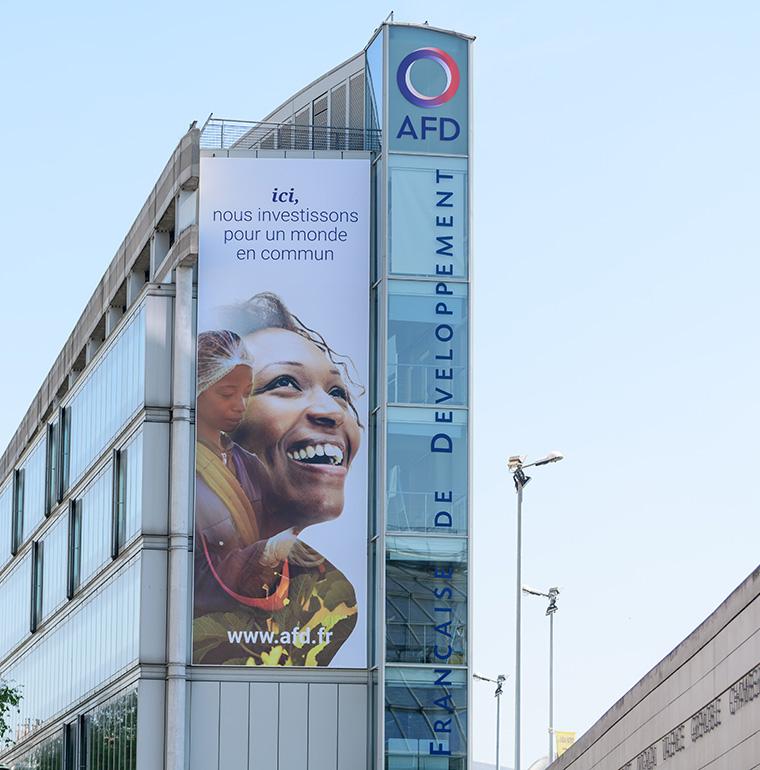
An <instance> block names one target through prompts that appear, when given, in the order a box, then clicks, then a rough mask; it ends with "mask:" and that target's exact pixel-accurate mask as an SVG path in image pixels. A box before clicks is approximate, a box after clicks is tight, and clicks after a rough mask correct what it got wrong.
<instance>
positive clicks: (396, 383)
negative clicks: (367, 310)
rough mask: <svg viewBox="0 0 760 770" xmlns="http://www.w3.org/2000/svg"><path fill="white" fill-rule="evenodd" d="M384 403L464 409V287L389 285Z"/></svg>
mask: <svg viewBox="0 0 760 770" xmlns="http://www.w3.org/2000/svg"><path fill="white" fill-rule="evenodd" d="M387 351H388V352H387V366H388V372H387V376H388V401H389V402H391V403H393V402H395V403H399V404H436V405H440V406H441V407H445V406H447V405H466V404H467V285H466V284H462V283H450V282H449V283H446V282H444V281H389V282H388V348H387Z"/></svg>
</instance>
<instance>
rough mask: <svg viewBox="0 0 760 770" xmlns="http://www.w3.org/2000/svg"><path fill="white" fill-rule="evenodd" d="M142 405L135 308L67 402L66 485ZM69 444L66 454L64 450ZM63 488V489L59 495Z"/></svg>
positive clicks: (141, 349) (141, 338) (141, 343)
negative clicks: (68, 405) (68, 469)
mask: <svg viewBox="0 0 760 770" xmlns="http://www.w3.org/2000/svg"><path fill="white" fill-rule="evenodd" d="M144 402H145V313H144V310H143V309H142V308H141V309H140V310H139V311H138V312H137V314H136V315H135V316H133V317H132V318H131V319H130V320H129V322H128V323H127V325H126V326H125V327H124V328H123V329H122V330H121V331H120V332H119V333H118V335H117V336H116V338H115V340H114V342H113V343H112V344H111V346H110V347H109V348H108V350H107V351H106V352H105V353H104V354H103V356H102V357H101V358H100V359H99V360H98V362H97V364H95V368H94V369H92V371H90V372H89V373H87V374H85V375H83V376H82V384H81V385H80V384H77V391H76V393H75V394H74V396H73V398H72V399H71V402H70V407H69V408H70V410H71V416H70V420H71V429H70V431H65V434H66V435H70V441H67V440H64V441H63V454H64V455H70V462H69V463H68V465H70V477H71V483H72V484H75V483H76V482H77V481H79V479H80V478H81V477H82V475H83V474H84V472H85V471H86V470H87V469H88V468H89V467H90V466H91V465H92V463H93V461H94V460H95V459H96V458H97V457H98V455H100V453H101V452H102V451H103V450H104V449H105V448H106V447H107V446H108V444H109V443H110V442H111V441H112V440H113V438H114V436H116V434H117V433H118V432H119V430H121V428H122V427H123V426H124V424H125V423H126V422H127V421H128V420H129V419H130V418H131V417H132V416H133V415H134V413H135V412H136V410H138V409H139V408H140V407H141V406H142V405H143V404H144ZM69 443H70V450H69V449H67V446H68V445H69ZM67 486H68V484H67V483H65V484H64V489H65V488H66V487H67Z"/></svg>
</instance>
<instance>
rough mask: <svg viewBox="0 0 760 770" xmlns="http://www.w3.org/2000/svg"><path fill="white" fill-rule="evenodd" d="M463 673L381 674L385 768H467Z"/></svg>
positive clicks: (413, 670)
mask: <svg viewBox="0 0 760 770" xmlns="http://www.w3.org/2000/svg"><path fill="white" fill-rule="evenodd" d="M466 767H467V672H466V671H463V670H461V669H458V670H457V669H451V668H446V667H435V668H425V669H421V668H420V669H418V668H398V669H396V668H392V667H389V668H387V669H386V672H385V768H386V770H465V768H466Z"/></svg>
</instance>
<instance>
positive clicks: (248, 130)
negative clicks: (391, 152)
mask: <svg viewBox="0 0 760 770" xmlns="http://www.w3.org/2000/svg"><path fill="white" fill-rule="evenodd" d="M201 149H202V150H365V151H375V152H376V151H378V150H379V149H380V131H379V130H375V129H365V128H348V127H346V126H319V125H307V124H297V123H261V122H256V121H250V120H226V119H224V118H209V119H208V120H207V121H206V124H205V125H204V126H203V128H202V129H201Z"/></svg>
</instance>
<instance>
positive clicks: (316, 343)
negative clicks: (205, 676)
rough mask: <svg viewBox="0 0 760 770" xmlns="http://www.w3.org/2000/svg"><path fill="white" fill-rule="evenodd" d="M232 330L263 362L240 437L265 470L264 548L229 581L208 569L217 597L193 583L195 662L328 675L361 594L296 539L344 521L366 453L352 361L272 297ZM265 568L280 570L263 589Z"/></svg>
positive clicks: (259, 508)
mask: <svg viewBox="0 0 760 770" xmlns="http://www.w3.org/2000/svg"><path fill="white" fill-rule="evenodd" d="M225 325H228V326H231V327H233V328H236V329H238V330H239V332H240V334H241V335H243V341H244V343H245V346H246V349H247V351H248V353H249V355H250V356H251V357H252V358H253V360H254V362H255V373H254V376H253V389H252V393H251V397H250V398H249V399H248V401H247V407H246V410H245V416H244V417H243V418H242V420H241V421H240V422H239V424H238V425H237V427H236V428H235V429H234V430H233V431H232V435H233V437H234V440H235V441H234V442H233V446H238V445H239V448H241V451H246V450H247V451H246V455H247V456H248V457H249V458H253V461H254V467H255V468H257V469H258V470H257V471H255V474H254V475H256V476H257V478H258V479H259V483H258V485H257V487H258V488H257V490H256V492H255V494H256V499H255V501H254V502H253V503H252V507H253V508H254V511H255V517H254V518H255V522H256V528H257V530H258V534H257V537H258V538H259V539H258V540H257V542H256V543H251V544H243V545H241V546H240V547H236V548H234V549H233V551H232V553H230V554H228V555H227V556H226V557H225V558H224V560H223V561H222V562H221V563H220V568H221V570H222V571H224V574H225V575H226V576H227V577H228V578H229V579H228V580H225V578H224V575H221V574H220V571H219V569H216V567H215V566H214V560H213V558H212V559H211V560H210V562H209V565H210V566H214V570H207V572H209V571H210V572H211V574H212V576H213V579H214V581H215V582H216V588H215V589H214V590H212V592H211V595H210V596H204V588H202V587H201V588H200V592H199V585H198V572H196V601H195V622H194V630H193V639H194V641H193V647H194V660H195V662H198V663H240V664H247V665H260V664H265V665H300V666H325V665H328V664H329V662H330V660H332V658H333V656H334V655H335V653H336V652H337V651H338V649H340V647H341V646H342V644H343V642H344V641H345V640H346V639H347V638H348V636H349V635H350V633H351V632H352V631H353V629H354V627H355V626H356V622H357V603H356V594H355V591H354V587H353V586H352V585H351V583H350V581H349V580H348V579H347V578H346V577H345V575H343V573H342V572H341V571H340V570H339V569H338V568H337V567H335V566H334V565H332V564H331V563H330V562H329V561H327V560H326V559H325V558H324V557H323V556H321V554H319V553H318V552H317V551H315V550H314V549H313V548H311V547H309V546H307V545H306V544H305V543H303V542H302V541H301V540H299V539H298V537H297V535H298V533H300V531H301V530H302V529H304V528H305V527H308V526H310V525H312V524H318V523H320V522H325V521H329V520H331V519H334V518H336V517H338V516H340V515H341V513H342V512H343V507H344V502H345V482H346V476H347V474H348V471H349V469H350V466H351V463H352V461H353V459H354V458H355V456H356V453H357V452H358V450H359V446H360V443H361V426H360V423H359V419H358V414H357V411H356V408H355V406H354V404H353V400H352V399H353V397H352V394H351V386H352V385H353V384H354V383H353V381H352V379H351V378H350V376H349V372H348V365H347V364H346V361H345V360H343V359H342V358H341V357H340V356H338V355H337V354H336V353H335V352H334V351H333V350H332V349H331V348H330V346H329V345H328V344H327V342H326V341H325V340H324V338H323V337H322V336H321V335H320V334H319V333H317V332H315V331H313V330H311V329H309V328H308V327H307V326H305V325H304V324H303V323H301V322H300V321H299V319H298V318H297V317H296V316H294V315H293V314H292V313H290V311H289V310H288V309H287V308H286V307H285V305H284V304H283V303H282V301H281V300H280V299H279V297H277V296H275V295H273V294H269V293H262V294H257V295H256V296H254V297H253V298H252V299H251V300H249V301H248V302H247V303H244V304H243V305H241V306H237V307H234V308H230V309H229V313H228V318H226V319H225ZM199 403H200V402H199ZM198 552H199V549H198V548H197V547H196V564H197V560H198ZM262 567H265V568H267V569H269V570H271V572H270V573H268V576H266V578H265V579H264V580H262V575H263V573H262V571H261V568H262ZM214 571H216V574H214ZM201 574H202V573H201ZM201 582H203V581H202V580H201ZM199 593H200V601H199ZM207 599H210V600H211V601H207ZM262 601H265V602H266V605H262Z"/></svg>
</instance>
